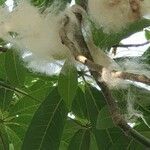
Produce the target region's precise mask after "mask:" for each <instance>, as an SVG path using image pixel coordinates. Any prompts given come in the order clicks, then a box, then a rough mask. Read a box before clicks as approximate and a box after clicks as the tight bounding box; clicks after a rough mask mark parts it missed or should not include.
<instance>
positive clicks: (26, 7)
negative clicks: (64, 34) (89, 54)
mask: <svg viewBox="0 0 150 150" xmlns="http://www.w3.org/2000/svg"><path fill="white" fill-rule="evenodd" d="M51 12H52V11H51ZM65 13H68V14H69V15H70V16H71V15H72V14H71V11H69V10H66V11H65V12H62V13H61V14H57V15H56V14H54V13H48V14H40V13H39V10H38V8H36V7H34V6H32V5H31V4H30V3H29V2H27V1H21V2H19V3H18V6H16V7H15V9H14V10H13V11H12V12H8V10H7V9H6V8H1V9H0V18H1V19H0V36H1V38H3V39H4V40H6V41H8V42H10V43H12V44H13V45H14V46H15V47H17V48H18V49H21V50H22V51H24V50H27V51H30V52H32V54H33V55H34V57H37V58H39V59H43V60H53V59H56V60H57V59H59V60H60V59H63V58H66V57H70V55H71V54H70V51H69V50H68V48H67V47H66V46H64V45H63V44H62V43H61V39H60V37H59V29H60V26H61V19H62V17H63V16H64V14H65ZM72 16H73V15H72ZM71 30H72V29H71V27H70V30H69V31H68V32H72V31H71ZM9 32H15V33H17V34H16V36H15V37H14V36H10V34H9ZM68 34H69V33H68Z"/></svg>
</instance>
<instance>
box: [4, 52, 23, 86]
mask: <svg viewBox="0 0 150 150" xmlns="http://www.w3.org/2000/svg"><path fill="white" fill-rule="evenodd" d="M5 69H6V74H7V77H8V80H9V82H10V83H12V84H13V85H14V86H19V85H21V86H22V85H23V84H24V79H25V69H24V66H23V65H22V63H21V62H20V60H19V57H18V56H17V54H16V52H15V51H14V50H9V51H7V53H6V55H5Z"/></svg>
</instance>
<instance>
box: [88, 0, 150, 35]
mask: <svg viewBox="0 0 150 150" xmlns="http://www.w3.org/2000/svg"><path fill="white" fill-rule="evenodd" d="M115 1H116V2H117V1H118V4H113V2H115ZM140 3H141V15H142V16H145V15H147V14H148V13H150V1H149V0H144V1H141V2H140ZM88 8H89V14H90V15H91V17H92V19H93V20H94V21H95V22H96V23H97V24H99V25H100V26H101V27H103V29H104V32H107V33H108V32H117V31H119V30H120V29H122V28H125V27H126V26H127V25H128V24H129V23H131V22H133V21H135V18H134V15H133V13H132V11H131V8H130V5H129V0H89V2H88Z"/></svg>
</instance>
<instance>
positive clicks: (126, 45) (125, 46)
mask: <svg viewBox="0 0 150 150" xmlns="http://www.w3.org/2000/svg"><path fill="white" fill-rule="evenodd" d="M147 44H150V41H146V42H144V43H141V44H118V45H113V46H112V48H118V47H122V48H129V47H140V46H145V45H147Z"/></svg>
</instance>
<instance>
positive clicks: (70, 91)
mask: <svg viewBox="0 0 150 150" xmlns="http://www.w3.org/2000/svg"><path fill="white" fill-rule="evenodd" d="M77 85H78V81H77V70H76V68H75V66H74V65H73V64H72V63H71V62H70V61H66V62H65V64H64V66H63V68H62V70H61V73H60V76H59V80H58V91H59V93H60V96H61V97H62V98H63V100H64V101H65V103H66V105H67V107H68V108H69V109H70V108H71V105H72V101H73V99H74V97H75V95H76V90H77Z"/></svg>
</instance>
